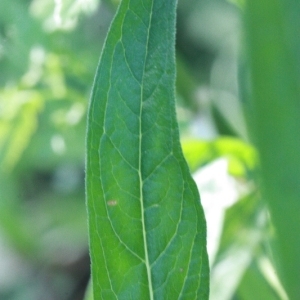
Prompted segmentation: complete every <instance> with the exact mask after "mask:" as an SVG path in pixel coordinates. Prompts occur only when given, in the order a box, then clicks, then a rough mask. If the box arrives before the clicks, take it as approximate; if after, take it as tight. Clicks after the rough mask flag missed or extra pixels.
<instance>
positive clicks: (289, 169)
mask: <svg viewBox="0 0 300 300" xmlns="http://www.w3.org/2000/svg"><path fill="white" fill-rule="evenodd" d="M299 12H300V2H299V1H293V0H278V1H272V0H266V1H261V0H252V1H248V11H247V29H248V41H249V54H250V55H249V57H250V63H251V69H252V85H253V103H252V105H253V109H252V110H253V120H252V124H251V125H252V128H253V131H254V133H255V137H256V143H257V147H258V151H259V154H260V159H261V167H262V179H263V185H262V187H263V195H264V197H265V198H266V200H267V201H268V204H269V208H270V211H271V217H272V221H273V224H274V227H275V229H276V234H277V238H278V249H279V257H280V261H281V270H280V271H281V272H280V274H281V275H282V277H283V283H284V285H285V289H286V291H287V293H288V295H289V297H290V299H299V295H300V284H299V282H300V256H299V249H300V235H299V228H300V217H299V216H300V215H299V212H300V184H299V178H300V160H299V152H300V135H299V132H300V131H299V128H300V89H299V87H300V85H299V80H300V68H299V66H300V57H299V53H300V36H299V28H300V18H299Z"/></svg>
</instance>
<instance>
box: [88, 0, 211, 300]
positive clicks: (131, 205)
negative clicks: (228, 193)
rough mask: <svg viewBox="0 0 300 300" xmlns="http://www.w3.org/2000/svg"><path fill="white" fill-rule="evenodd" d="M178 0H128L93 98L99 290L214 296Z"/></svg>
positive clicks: (94, 249) (92, 203) (91, 177)
mask: <svg viewBox="0 0 300 300" xmlns="http://www.w3.org/2000/svg"><path fill="white" fill-rule="evenodd" d="M175 8H176V1H173V0H167V1H157V0H144V1H137V0H124V1H123V2H122V3H121V5H120V7H119V10H118V12H117V14H116V17H115V19H114V21H113V23H112V26H111V29H110V31H109V34H108V37H107V40H106V44H105V47H104V50H103V53H102V57H101V60H100V64H99V67H98V70H97V74H96V78H95V82H94V88H93V93H92V97H91V102H90V109H89V117H88V134H87V148H88V151H87V179H86V188H87V205H88V213H89V227H90V247H91V260H92V274H93V286H94V297H95V299H206V298H207V297H208V263H207V254H206V241H205V240H206V237H205V234H206V233H205V220H204V215H203V211H202V209H201V206H200V203H199V195H198V191H197V188H196V186H195V184H194V182H193V180H192V178H191V175H190V173H189V170H188V167H187V164H186V162H185V160H184V158H183V155H182V152H181V148H180V143H179V135H178V128H177V123H176V116H175V105H174V86H175V61H174V57H175V53H174V41H175V30H174V28H175Z"/></svg>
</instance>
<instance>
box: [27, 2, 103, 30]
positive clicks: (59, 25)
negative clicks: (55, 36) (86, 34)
mask: <svg viewBox="0 0 300 300" xmlns="http://www.w3.org/2000/svg"><path fill="white" fill-rule="evenodd" d="M99 2H100V0H84V1H82V0H54V1H53V0H44V1H39V0H33V1H32V3H31V7H30V9H31V12H32V14H33V15H35V16H36V17H38V18H40V19H42V20H43V21H44V28H45V29H46V30H48V31H53V30H57V29H66V30H70V29H73V28H74V27H75V26H76V25H77V21H78V17H79V15H80V14H81V13H91V12H94V11H95V10H96V8H97V6H98V5H99Z"/></svg>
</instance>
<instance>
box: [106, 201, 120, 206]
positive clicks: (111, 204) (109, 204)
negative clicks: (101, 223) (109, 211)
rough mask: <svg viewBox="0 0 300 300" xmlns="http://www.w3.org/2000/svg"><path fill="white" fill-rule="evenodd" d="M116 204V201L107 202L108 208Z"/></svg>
mask: <svg viewBox="0 0 300 300" xmlns="http://www.w3.org/2000/svg"><path fill="white" fill-rule="evenodd" d="M117 204H118V201H117V200H109V201H107V205H108V206H116V205H117Z"/></svg>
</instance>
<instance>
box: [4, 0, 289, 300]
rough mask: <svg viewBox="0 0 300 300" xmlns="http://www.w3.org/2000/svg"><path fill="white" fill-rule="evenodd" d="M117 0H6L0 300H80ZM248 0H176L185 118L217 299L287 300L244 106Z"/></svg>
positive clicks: (181, 116)
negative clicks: (87, 189)
mask: <svg viewBox="0 0 300 300" xmlns="http://www.w3.org/2000/svg"><path fill="white" fill-rule="evenodd" d="M117 4H118V1H117V0H106V1H104V0H102V1H101V2H100V0H1V7H0V70H1V72H0V162H1V163H0V299H5V300H6V299H7V300H28V299H31V300H58V299H59V300H60V299H61V300H68V299H70V300H71V299H72V300H76V299H83V297H84V293H85V289H86V287H87V284H88V280H89V257H88V244H87V243H88V241H87V226H86V225H87V221H86V211H85V202H84V201H85V200H84V198H85V194H84V147H85V121H86V119H85V116H86V111H87V105H88V99H89V94H90V91H91V86H92V82H93V77H94V74H95V71H96V66H97V63H98V60H99V55H100V50H101V47H102V45H103V42H104V39H105V36H106V32H107V30H108V28H109V24H110V21H111V19H112V17H113V15H114V12H115V9H116V7H117ZM243 8H244V1H242V0H235V1H234V0H231V1H225V0H209V1H208V0H201V1H199V0H179V3H178V26H177V45H176V48H177V104H176V108H177V115H178V120H179V125H180V130H181V137H182V145H183V150H184V153H185V156H186V158H187V161H188V163H189V165H190V168H191V171H192V172H194V174H195V180H196V182H197V184H198V187H199V189H200V193H201V198H202V202H203V205H204V208H205V211H206V217H207V223H208V251H209V255H210V264H211V298H210V299H212V300H227V299H228V300H229V299H235V300H238V299H241V300H248V299H249V300H250V299H287V296H286V294H285V291H284V290H283V288H282V286H281V284H280V281H279V280H278V278H277V276H276V272H275V267H274V266H275V265H276V257H274V254H273V253H272V251H271V247H270V245H271V244H272V243H273V235H274V233H273V229H272V226H270V223H269V215H268V212H267V209H266V207H265V204H264V202H263V201H261V196H260V192H259V187H258V186H257V184H256V181H255V179H256V174H257V171H258V169H259V162H258V159H257V155H256V151H255V149H254V148H253V146H251V145H250V144H249V136H248V133H247V128H246V125H245V117H244V113H243V108H242V105H243V103H244V102H245V99H246V98H247V88H248V75H247V71H245V69H246V68H245V64H244V58H243V53H242V52H243V41H244V38H243V30H242V22H241V17H242V14H243Z"/></svg>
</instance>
